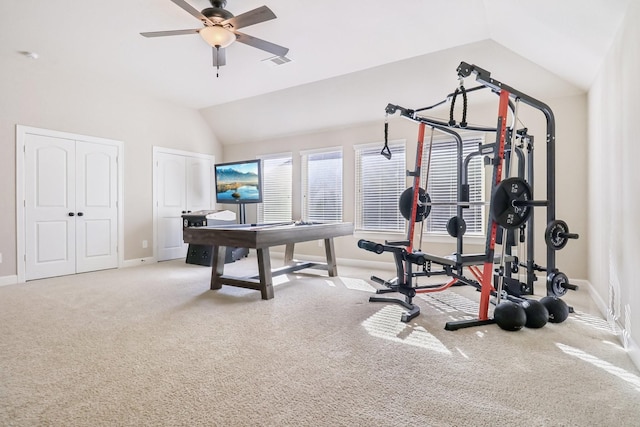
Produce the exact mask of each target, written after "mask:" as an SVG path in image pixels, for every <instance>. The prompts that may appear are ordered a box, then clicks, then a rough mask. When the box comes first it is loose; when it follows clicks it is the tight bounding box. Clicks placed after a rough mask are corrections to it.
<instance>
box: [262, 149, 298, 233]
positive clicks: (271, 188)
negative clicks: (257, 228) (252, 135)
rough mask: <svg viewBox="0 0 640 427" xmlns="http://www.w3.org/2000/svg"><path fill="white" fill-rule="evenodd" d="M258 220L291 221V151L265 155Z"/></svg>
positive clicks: (263, 221)
mask: <svg viewBox="0 0 640 427" xmlns="http://www.w3.org/2000/svg"><path fill="white" fill-rule="evenodd" d="M260 160H261V161H262V203H260V204H259V205H258V222H260V223H265V222H285V221H291V199H292V196H291V183H292V176H291V175H292V172H291V169H292V167H291V165H292V161H291V153H288V154H282V155H274V156H269V157H263V158H261V159H260Z"/></svg>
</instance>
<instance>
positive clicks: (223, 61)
mask: <svg viewBox="0 0 640 427" xmlns="http://www.w3.org/2000/svg"><path fill="white" fill-rule="evenodd" d="M212 49H213V66H214V67H222V66H223V65H227V55H226V53H225V52H226V50H225V49H224V48H223V47H221V48H215V47H214V48H212Z"/></svg>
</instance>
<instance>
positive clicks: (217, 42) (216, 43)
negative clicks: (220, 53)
mask: <svg viewBox="0 0 640 427" xmlns="http://www.w3.org/2000/svg"><path fill="white" fill-rule="evenodd" d="M200 36H201V37H202V38H203V39H204V41H206V42H207V43H209V44H210V45H211V46H212V47H221V48H225V47H227V46H229V45H230V44H231V43H233V42H234V41H235V40H236V35H235V34H234V33H233V32H231V31H229V30H227V29H226V28H224V27H222V26H221V25H213V26H211V27H205V28H203V29H201V30H200Z"/></svg>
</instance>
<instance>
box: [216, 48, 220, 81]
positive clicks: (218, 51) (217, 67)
mask: <svg viewBox="0 0 640 427" xmlns="http://www.w3.org/2000/svg"><path fill="white" fill-rule="evenodd" d="M219 73H220V45H216V78H218V77H220V74H219Z"/></svg>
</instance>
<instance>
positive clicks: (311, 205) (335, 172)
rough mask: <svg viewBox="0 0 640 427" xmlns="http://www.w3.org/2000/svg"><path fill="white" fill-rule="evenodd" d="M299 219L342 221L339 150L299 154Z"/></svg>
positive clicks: (340, 158)
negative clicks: (300, 175)
mask: <svg viewBox="0 0 640 427" xmlns="http://www.w3.org/2000/svg"><path fill="white" fill-rule="evenodd" d="M301 160H302V162H301V163H302V164H301V169H302V217H303V219H304V220H305V221H313V222H340V221H342V150H341V149H329V150H326V151H325V150H322V151H320V150H318V151H309V152H302V153H301Z"/></svg>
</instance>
